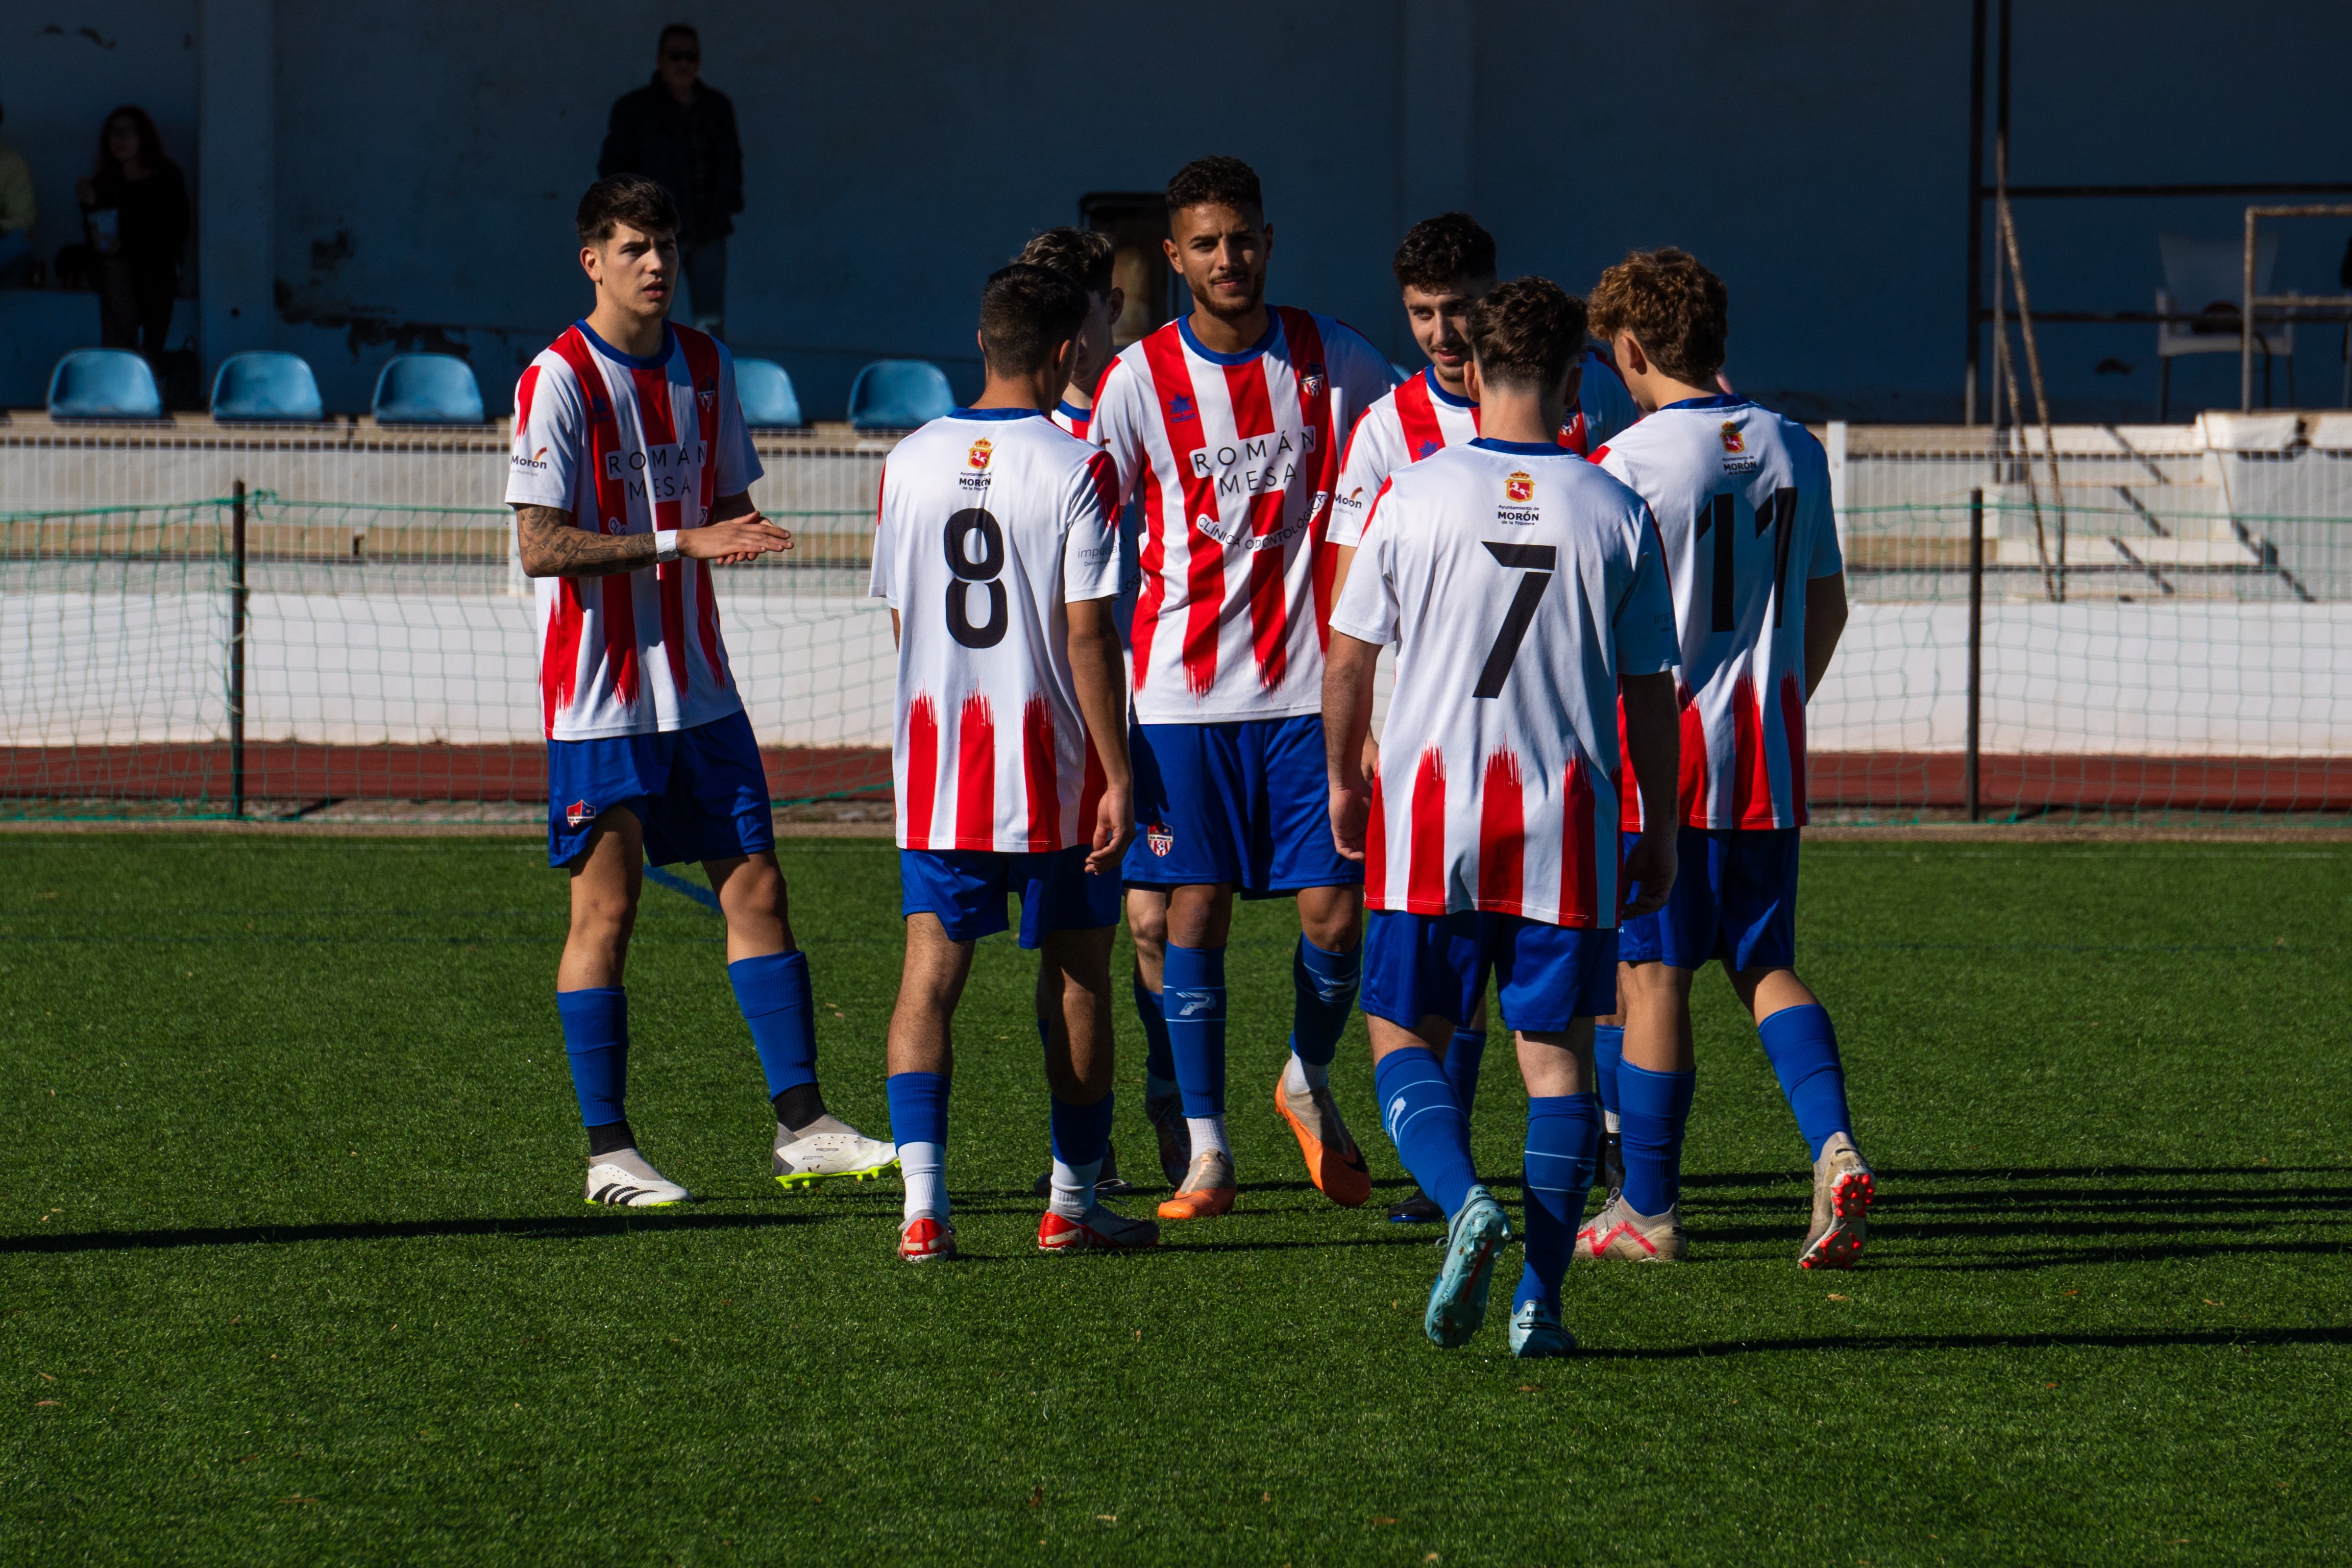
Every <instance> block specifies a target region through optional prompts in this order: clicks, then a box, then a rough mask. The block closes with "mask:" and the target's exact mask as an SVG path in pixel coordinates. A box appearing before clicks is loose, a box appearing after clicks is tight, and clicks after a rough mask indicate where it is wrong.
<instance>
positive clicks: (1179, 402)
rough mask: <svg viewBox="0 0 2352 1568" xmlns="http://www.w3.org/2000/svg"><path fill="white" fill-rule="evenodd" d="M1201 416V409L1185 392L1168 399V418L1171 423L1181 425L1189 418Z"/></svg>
mask: <svg viewBox="0 0 2352 1568" xmlns="http://www.w3.org/2000/svg"><path fill="white" fill-rule="evenodd" d="M1200 416H1201V411H1200V409H1199V408H1198V407H1196V406H1195V405H1193V402H1192V398H1191V397H1190V396H1188V395H1185V394H1184V393H1181V392H1180V393H1178V394H1177V395H1175V396H1173V397H1171V398H1170V399H1169V400H1168V418H1169V422H1170V423H1171V424H1178V425H1181V424H1182V423H1183V422H1184V421H1186V420H1188V419H1198V418H1199V417H1200Z"/></svg>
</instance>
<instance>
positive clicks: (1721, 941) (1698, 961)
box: [1617, 827, 1800, 970]
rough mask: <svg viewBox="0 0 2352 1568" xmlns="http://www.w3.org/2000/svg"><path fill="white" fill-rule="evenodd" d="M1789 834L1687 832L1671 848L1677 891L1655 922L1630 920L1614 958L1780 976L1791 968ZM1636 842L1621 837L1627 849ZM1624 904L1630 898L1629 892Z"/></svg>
mask: <svg viewBox="0 0 2352 1568" xmlns="http://www.w3.org/2000/svg"><path fill="white" fill-rule="evenodd" d="M1799 832H1800V829H1797V828H1794V827H1738V828H1734V827H1685V828H1684V829H1683V830H1682V831H1681V833H1680V834H1679V835H1678V836H1677V837H1676V838H1675V859H1676V862H1677V869H1676V871H1675V890H1674V891H1673V892H1671V893H1669V894H1667V895H1666V907H1665V908H1664V909H1662V910H1658V912H1657V913H1655V914H1650V915H1643V916H1642V917H1640V918H1639V919H1638V920H1630V921H1626V922H1625V925H1624V936H1623V938H1622V940H1621V941H1620V942H1619V943H1618V948H1617V956H1618V957H1620V958H1622V959H1623V960H1624V961H1625V962H1626V963H1652V962H1656V963H1671V964H1673V965H1674V966H1675V968H1676V969H1699V968H1703V967H1704V966H1705V965H1706V961H1707V960H1708V959H1710V958H1719V959H1721V960H1722V961H1723V966H1724V967H1725V968H1726V969H1733V970H1746V969H1759V968H1761V969H1778V968H1786V967H1789V966H1790V965H1793V964H1794V963H1796V962H1797V836H1798V833H1799ZM1636 837H1639V836H1638V835H1636V834H1632V833H1628V834H1627V835H1625V838H1624V844H1625V848H1626V849H1627V850H1628V851H1630V850H1632V848H1633V840H1634V839H1635V838H1636ZM1625 896H1626V898H1627V899H1628V900H1631V899H1632V898H1633V896H1634V894H1633V889H1630V888H1629V889H1626V893H1625Z"/></svg>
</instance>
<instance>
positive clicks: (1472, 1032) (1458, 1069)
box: [1445, 1029, 1486, 1119]
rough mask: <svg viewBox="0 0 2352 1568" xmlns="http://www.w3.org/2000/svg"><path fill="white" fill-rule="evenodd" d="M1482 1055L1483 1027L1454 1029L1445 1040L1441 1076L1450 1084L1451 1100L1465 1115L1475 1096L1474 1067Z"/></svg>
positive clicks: (1481, 1060) (1484, 1048)
mask: <svg viewBox="0 0 2352 1568" xmlns="http://www.w3.org/2000/svg"><path fill="white" fill-rule="evenodd" d="M1485 1060H1486V1030H1484V1029H1456V1030H1454V1037H1453V1038H1452V1039H1450V1040H1448V1041H1446V1042H1445V1080H1446V1081H1447V1082H1448V1083H1450V1084H1452V1085H1453V1086H1454V1103H1455V1104H1457V1105H1459V1106H1461V1107H1462V1114H1463V1116H1464V1117H1465V1119H1466V1118H1467V1117H1468V1116H1469V1114H1470V1108H1471V1106H1472V1105H1473V1104H1475V1103H1476V1101H1477V1099H1478V1068H1479V1064H1481V1063H1482V1062H1484V1061H1485Z"/></svg>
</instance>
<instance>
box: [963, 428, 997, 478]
mask: <svg viewBox="0 0 2352 1568" xmlns="http://www.w3.org/2000/svg"><path fill="white" fill-rule="evenodd" d="M993 451H994V448H993V447H991V446H990V445H989V444H988V437H985V436H982V437H981V438H980V439H979V440H977V441H974V442H973V443H972V444H971V451H969V452H966V453H965V454H964V458H963V460H964V461H965V462H967V463H970V464H971V466H972V468H973V469H974V470H979V469H983V468H987V467H988V459H989V457H990V455H991V454H992V452H993Z"/></svg>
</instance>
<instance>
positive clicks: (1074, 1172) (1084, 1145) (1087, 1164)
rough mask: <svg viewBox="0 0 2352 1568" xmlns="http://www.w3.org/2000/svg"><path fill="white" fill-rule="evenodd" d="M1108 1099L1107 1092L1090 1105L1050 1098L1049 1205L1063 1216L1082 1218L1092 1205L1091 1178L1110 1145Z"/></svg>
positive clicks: (1098, 1169)
mask: <svg viewBox="0 0 2352 1568" xmlns="http://www.w3.org/2000/svg"><path fill="white" fill-rule="evenodd" d="M1111 1100H1112V1096H1110V1095H1108V1094H1106V1095H1104V1096H1103V1097H1102V1098H1101V1099H1100V1100H1096V1101H1095V1102H1094V1103H1093V1104H1092V1105H1072V1104H1070V1103H1069V1102H1068V1101H1067V1100H1061V1099H1059V1098H1056V1099H1055V1100H1054V1103H1053V1110H1052V1111H1051V1113H1050V1114H1051V1117H1052V1121H1053V1129H1054V1181H1053V1187H1054V1194H1053V1202H1052V1208H1053V1211H1054V1212H1055V1214H1057V1215H1061V1216H1062V1217H1063V1218H1065V1219H1083V1218H1084V1217H1086V1212H1087V1209H1089V1208H1091V1207H1093V1206H1094V1201H1095V1179H1096V1178H1097V1176H1099V1175H1101V1174H1102V1163H1103V1155H1104V1154H1105V1153H1106V1152H1108V1150H1109V1148H1110V1118H1111Z"/></svg>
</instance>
